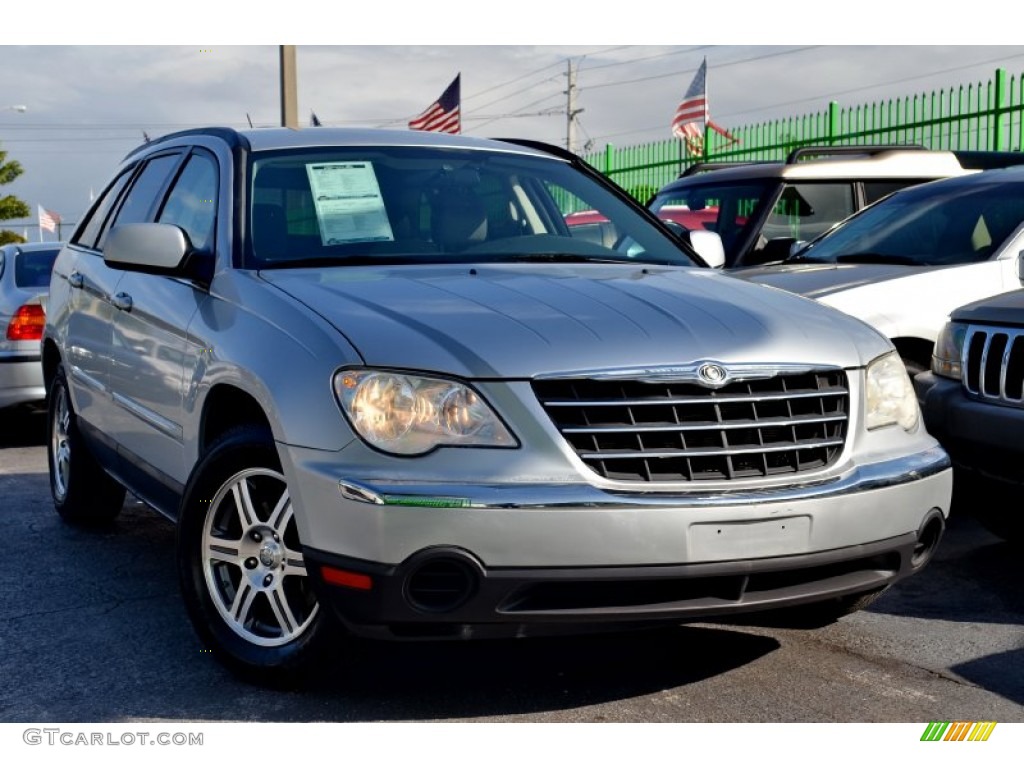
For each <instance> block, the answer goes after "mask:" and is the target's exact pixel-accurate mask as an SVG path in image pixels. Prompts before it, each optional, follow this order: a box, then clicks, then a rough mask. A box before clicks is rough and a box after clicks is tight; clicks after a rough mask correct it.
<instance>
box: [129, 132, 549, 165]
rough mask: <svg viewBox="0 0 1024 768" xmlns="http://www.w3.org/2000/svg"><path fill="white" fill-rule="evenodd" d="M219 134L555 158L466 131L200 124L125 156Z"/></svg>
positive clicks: (291, 143) (262, 147)
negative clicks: (235, 127)
mask: <svg viewBox="0 0 1024 768" xmlns="http://www.w3.org/2000/svg"><path fill="white" fill-rule="evenodd" d="M198 136H210V137H217V138H220V139H222V140H224V141H226V142H227V143H228V144H231V145H235V146H243V147H245V148H246V149H249V150H251V151H253V152H263V151H269V150H279V149H302V148H303V147H332V146H337V147H352V146H364V147H395V146H402V147H444V148H451V149H481V150H492V151H500V152H514V153H517V154H524V155H534V156H536V157H546V158H549V159H550V158H551V157H552V154H550V153H548V152H544V151H543V150H540V149H536V148H532V147H527V146H523V145H519V144H511V143H509V142H506V141H501V140H496V139H483V138H477V137H474V136H465V135H462V134H447V133H437V132H433V131H412V130H405V129H394V128H324V127H316V128H300V129H295V128H250V129H243V130H235V129H233V128H216V127H211V128H196V129H191V130H187V131H178V132H176V133H171V134H167V135H166V136H161V137H160V138H158V139H154V140H152V141H151V142H149V143H147V144H143V145H141V146H138V147H136V148H135V149H133V150H132V151H131V152H130V153H129V154H128V155H127V157H126V158H125V159H127V158H128V157H132V156H134V155H136V154H137V153H140V152H143V151H150V150H152V149H155V148H157V147H159V146H161V145H163V144H168V143H178V142H179V140H180V139H182V138H187V137H198Z"/></svg>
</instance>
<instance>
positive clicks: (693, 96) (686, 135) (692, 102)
mask: <svg viewBox="0 0 1024 768" xmlns="http://www.w3.org/2000/svg"><path fill="white" fill-rule="evenodd" d="M707 79H708V60H707V59H704V61H702V62H701V65H700V68H699V69H698V70H697V74H696V75H694V77H693V82H692V83H690V87H689V88H687V89H686V93H685V94H684V95H683V100H682V101H681V102H679V106H678V107H676V114H675V117H673V118H672V135H673V136H675V137H677V138H680V139H682V140H683V141H685V142H686V144H687V146H692V144H693V143H694V142H699V141H702V140H703V139H704V122H705V121H706V120H707V117H708V98H707Z"/></svg>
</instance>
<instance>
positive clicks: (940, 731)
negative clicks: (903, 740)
mask: <svg viewBox="0 0 1024 768" xmlns="http://www.w3.org/2000/svg"><path fill="white" fill-rule="evenodd" d="M995 727H996V724H995V723H994V722H985V723H965V722H958V723H928V727H927V728H925V729H924V733H923V734H921V741H988V737H989V736H991V735H992V731H993V730H994V729H995Z"/></svg>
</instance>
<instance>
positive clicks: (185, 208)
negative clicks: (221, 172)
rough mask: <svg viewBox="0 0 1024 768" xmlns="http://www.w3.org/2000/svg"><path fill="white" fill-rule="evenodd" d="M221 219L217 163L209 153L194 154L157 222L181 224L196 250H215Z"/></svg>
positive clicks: (172, 190) (175, 184)
mask: <svg viewBox="0 0 1024 768" xmlns="http://www.w3.org/2000/svg"><path fill="white" fill-rule="evenodd" d="M216 219H217V163H216V162H215V161H214V159H213V158H212V157H210V156H209V155H206V154H194V155H192V156H191V157H190V158H189V159H188V162H186V164H185V168H184V170H183V171H182V172H181V175H180V176H178V180H177V181H176V182H175V183H174V187H173V188H172V189H171V193H170V195H169V196H168V197H167V202H166V203H164V207H163V210H162V211H161V212H160V216H159V218H158V219H157V221H160V222H163V223H164V224H177V225H178V226H179V227H181V228H182V229H183V230H185V233H186V234H187V235H188V239H189V241H191V243H192V247H193V248H195V249H197V250H200V251H209V250H212V248H213V232H214V223H215V222H216Z"/></svg>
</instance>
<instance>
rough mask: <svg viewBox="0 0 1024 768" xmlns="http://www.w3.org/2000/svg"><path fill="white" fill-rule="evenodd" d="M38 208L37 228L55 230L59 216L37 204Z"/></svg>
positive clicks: (58, 222) (48, 230)
mask: <svg viewBox="0 0 1024 768" xmlns="http://www.w3.org/2000/svg"><path fill="white" fill-rule="evenodd" d="M37 207H38V208H39V228H40V229H45V230H46V231H47V232H56V231H57V225H58V224H60V216H58V215H57V214H56V213H53V212H52V211H48V210H46V209H45V208H43V206H41V205H38V204H37Z"/></svg>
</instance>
